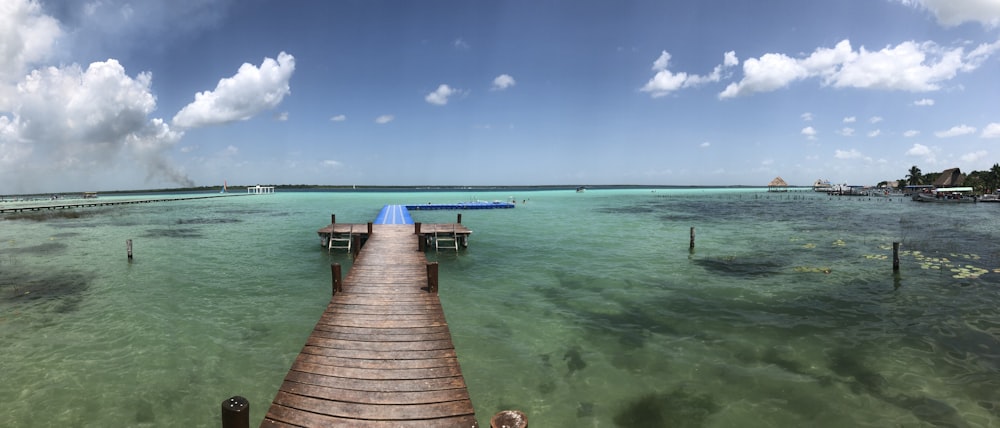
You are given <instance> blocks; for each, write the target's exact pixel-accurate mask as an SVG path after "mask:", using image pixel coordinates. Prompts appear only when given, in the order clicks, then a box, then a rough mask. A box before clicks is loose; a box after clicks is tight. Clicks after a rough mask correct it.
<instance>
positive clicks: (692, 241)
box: [688, 226, 694, 250]
mask: <svg viewBox="0 0 1000 428" xmlns="http://www.w3.org/2000/svg"><path fill="white" fill-rule="evenodd" d="M688 248H690V249H692V250H693V249H694V227H693V226H692V227H691V246H690V247H688Z"/></svg>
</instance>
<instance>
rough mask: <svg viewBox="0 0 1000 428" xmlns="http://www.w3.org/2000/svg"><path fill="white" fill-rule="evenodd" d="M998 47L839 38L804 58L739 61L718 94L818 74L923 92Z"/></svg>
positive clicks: (837, 83) (839, 84) (763, 88)
mask: <svg viewBox="0 0 1000 428" xmlns="http://www.w3.org/2000/svg"><path fill="white" fill-rule="evenodd" d="M997 49H1000V41H997V42H994V43H992V44H982V45H979V46H978V47H976V48H975V49H973V50H971V51H969V52H968V53H966V52H965V48H964V47H956V48H953V49H943V48H940V47H938V46H937V45H936V44H934V43H933V42H925V43H917V42H914V41H906V42H902V43H900V44H898V45H896V46H891V47H885V48H883V49H881V50H878V51H869V50H867V49H865V47H864V46H862V47H861V48H860V49H858V50H857V51H855V50H854V49H853V48H852V47H851V44H850V41H848V40H843V41H841V42H840V43H837V45H836V46H835V47H834V48H832V49H829V48H817V49H816V50H815V51H813V53H812V54H810V55H809V56H807V57H805V58H800V59H797V58H792V57H789V56H787V55H785V54H780V53H767V54H764V55H762V56H761V57H760V58H750V59H748V60H746V61H744V62H743V79H742V80H740V81H739V82H736V83H731V84H730V85H729V86H727V87H726V89H725V90H724V91H723V92H721V93H720V94H719V98H722V99H725V98H732V97H736V96H740V95H750V94H753V93H757V92H770V91H774V90H777V89H781V88H784V87H786V86H788V85H790V84H791V83H793V82H796V81H799V80H804V79H808V78H819V79H820V81H821V84H822V85H823V86H832V87H835V88H861V89H876V90H893V91H911V92H926V91H934V90H938V89H940V84H941V83H943V82H946V81H948V80H950V79H952V78H954V77H955V76H956V75H957V74H958V73H959V72H970V71H973V70H975V69H976V68H978V67H979V66H980V65H981V64H982V63H983V62H984V61H985V60H986V59H987V58H989V56H990V55H992V54H993V53H994V52H996V50H997Z"/></svg>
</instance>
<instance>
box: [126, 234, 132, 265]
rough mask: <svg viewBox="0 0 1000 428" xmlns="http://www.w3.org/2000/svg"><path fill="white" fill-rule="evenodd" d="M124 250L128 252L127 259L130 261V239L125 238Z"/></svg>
mask: <svg viewBox="0 0 1000 428" xmlns="http://www.w3.org/2000/svg"><path fill="white" fill-rule="evenodd" d="M125 251H126V252H127V253H128V261H130V262H131V261H132V240H131V239H126V240H125Z"/></svg>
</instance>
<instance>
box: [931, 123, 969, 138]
mask: <svg viewBox="0 0 1000 428" xmlns="http://www.w3.org/2000/svg"><path fill="white" fill-rule="evenodd" d="M974 132H976V128H973V127H971V126H968V125H965V124H962V125H958V126H953V127H952V128H951V129H949V130H947V131H938V132H935V133H934V135H936V136H937V137H938V138H950V137H958V136H962V135H968V134H972V133H974Z"/></svg>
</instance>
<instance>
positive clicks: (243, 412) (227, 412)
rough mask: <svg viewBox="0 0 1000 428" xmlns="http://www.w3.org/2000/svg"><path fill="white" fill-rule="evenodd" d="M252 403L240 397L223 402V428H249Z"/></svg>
mask: <svg viewBox="0 0 1000 428" xmlns="http://www.w3.org/2000/svg"><path fill="white" fill-rule="evenodd" d="M249 427H250V401H249V400H247V399H246V398H243V397H240V396H239V395H237V396H234V397H230V398H228V399H226V400H223V401H222V428H249Z"/></svg>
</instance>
